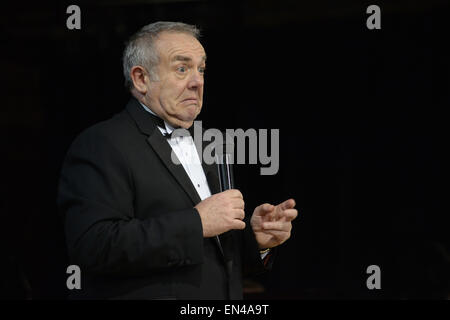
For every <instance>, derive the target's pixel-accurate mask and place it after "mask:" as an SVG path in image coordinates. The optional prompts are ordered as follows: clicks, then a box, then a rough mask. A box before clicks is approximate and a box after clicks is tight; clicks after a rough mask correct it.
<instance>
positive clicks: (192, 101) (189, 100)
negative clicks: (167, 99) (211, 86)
mask: <svg viewBox="0 0 450 320" xmlns="http://www.w3.org/2000/svg"><path fill="white" fill-rule="evenodd" d="M181 102H182V103H185V104H198V99H197V98H186V99H184V100H182V101H181Z"/></svg>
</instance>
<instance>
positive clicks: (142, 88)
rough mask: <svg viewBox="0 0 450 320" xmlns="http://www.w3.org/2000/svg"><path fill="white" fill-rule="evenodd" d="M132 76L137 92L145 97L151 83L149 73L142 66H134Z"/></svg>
mask: <svg viewBox="0 0 450 320" xmlns="http://www.w3.org/2000/svg"><path fill="white" fill-rule="evenodd" d="M130 76H131V80H132V81H133V85H134V87H135V88H136V90H137V91H138V92H139V93H141V94H142V95H145V94H146V93H147V84H148V82H149V81H150V78H149V76H148V73H147V71H146V70H145V69H144V68H143V67H141V66H134V67H133V68H131V71H130Z"/></svg>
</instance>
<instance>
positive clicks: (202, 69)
mask: <svg viewBox="0 0 450 320" xmlns="http://www.w3.org/2000/svg"><path fill="white" fill-rule="evenodd" d="M205 69H206V68H205V67H200V68H198V72H200V73H201V74H204V73H205Z"/></svg>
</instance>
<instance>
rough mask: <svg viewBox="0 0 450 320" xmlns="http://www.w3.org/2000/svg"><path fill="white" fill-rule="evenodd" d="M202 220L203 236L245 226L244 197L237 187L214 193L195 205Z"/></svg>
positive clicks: (211, 235)
mask: <svg viewBox="0 0 450 320" xmlns="http://www.w3.org/2000/svg"><path fill="white" fill-rule="evenodd" d="M195 208H196V209H197V211H198V213H199V214H200V219H201V220H202V227H203V237H205V238H208V237H214V236H216V235H219V234H222V233H224V232H227V231H229V230H233V229H238V230H242V229H244V228H245V222H244V221H242V220H243V219H244V216H245V211H244V199H243V196H242V193H241V192H240V191H239V190H237V189H230V190H226V191H223V192H220V193H216V194H214V195H212V196H210V197H208V198H206V199H205V200H203V201H202V202H200V203H199V204H197V205H196V206H195Z"/></svg>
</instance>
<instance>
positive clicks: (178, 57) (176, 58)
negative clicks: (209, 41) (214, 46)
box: [172, 55, 206, 62]
mask: <svg viewBox="0 0 450 320" xmlns="http://www.w3.org/2000/svg"><path fill="white" fill-rule="evenodd" d="M172 60H173V61H183V62H190V61H192V59H191V58H189V57H186V56H180V55H176V56H175V57H173V59H172ZM202 61H206V56H203V57H202Z"/></svg>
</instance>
